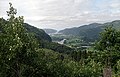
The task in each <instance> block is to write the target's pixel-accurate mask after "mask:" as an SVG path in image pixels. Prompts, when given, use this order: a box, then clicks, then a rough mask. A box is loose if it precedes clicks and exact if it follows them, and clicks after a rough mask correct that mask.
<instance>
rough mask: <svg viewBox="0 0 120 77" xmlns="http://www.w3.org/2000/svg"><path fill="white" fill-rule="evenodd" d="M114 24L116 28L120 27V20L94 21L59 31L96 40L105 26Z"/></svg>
mask: <svg viewBox="0 0 120 77" xmlns="http://www.w3.org/2000/svg"><path fill="white" fill-rule="evenodd" d="M111 24H112V25H113V27H114V28H116V29H120V20H116V21H112V22H108V23H104V24H99V23H92V24H89V25H83V26H80V27H74V28H69V29H64V30H61V31H59V33H62V34H65V35H75V36H80V37H83V38H84V39H87V40H89V41H95V40H96V39H97V38H98V37H99V33H100V32H101V31H103V29H104V28H105V26H108V25H109V26H110V25H111Z"/></svg>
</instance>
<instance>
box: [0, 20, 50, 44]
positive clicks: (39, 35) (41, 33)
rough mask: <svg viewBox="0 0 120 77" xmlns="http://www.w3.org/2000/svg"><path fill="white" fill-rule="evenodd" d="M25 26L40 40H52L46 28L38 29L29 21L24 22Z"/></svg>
mask: <svg viewBox="0 0 120 77" xmlns="http://www.w3.org/2000/svg"><path fill="white" fill-rule="evenodd" d="M0 23H1V18H0ZM24 27H25V28H26V29H27V31H28V32H30V33H33V34H34V35H35V37H36V38H37V39H38V40H45V41H49V42H51V41H52V39H51V37H50V36H49V35H48V34H47V33H46V32H45V31H44V30H42V29H38V28H36V27H34V26H31V25H29V24H27V23H24ZM1 30H2V29H1V28H0V31H1Z"/></svg>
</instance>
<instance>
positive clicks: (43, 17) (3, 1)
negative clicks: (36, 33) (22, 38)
mask: <svg viewBox="0 0 120 77" xmlns="http://www.w3.org/2000/svg"><path fill="white" fill-rule="evenodd" d="M9 2H12V4H13V6H14V7H15V8H16V9H17V11H18V15H20V16H24V19H25V22H27V23H29V24H31V25H33V26H36V27H38V28H53V29H58V30H60V29H64V28H70V27H76V26H80V25H82V24H88V23H92V22H107V21H112V20H118V19H120V0H0V17H6V11H7V10H8V8H9Z"/></svg>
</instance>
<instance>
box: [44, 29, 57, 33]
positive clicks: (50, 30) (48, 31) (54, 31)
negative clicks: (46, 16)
mask: <svg viewBox="0 0 120 77" xmlns="http://www.w3.org/2000/svg"><path fill="white" fill-rule="evenodd" d="M43 30H44V31H45V32H46V33H47V34H53V33H56V32H57V30H55V29H43Z"/></svg>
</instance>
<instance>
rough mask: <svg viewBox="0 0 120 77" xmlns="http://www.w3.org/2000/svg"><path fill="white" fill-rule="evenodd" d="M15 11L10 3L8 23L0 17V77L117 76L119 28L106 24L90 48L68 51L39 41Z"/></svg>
mask: <svg viewBox="0 0 120 77" xmlns="http://www.w3.org/2000/svg"><path fill="white" fill-rule="evenodd" d="M16 13H17V11H16V9H15V8H14V7H13V6H12V4H11V3H10V9H9V11H7V15H8V17H9V18H8V19H7V20H6V21H7V22H6V21H5V20H4V19H3V18H1V19H0V20H1V22H0V29H1V30H0V77H107V75H109V77H112V76H113V77H119V76H120V43H119V42H120V31H118V30H116V29H114V28H112V27H107V28H105V29H104V30H103V32H101V34H100V40H98V41H97V42H96V44H95V46H94V47H93V50H91V51H90V50H80V49H78V50H74V51H72V52H70V51H69V50H72V49H69V48H66V47H65V49H64V45H59V44H57V43H52V42H48V41H47V42H46V41H43V40H42V39H41V40H38V38H37V37H36V36H35V34H34V33H32V34H31V32H32V31H31V32H28V30H27V29H26V28H25V27H24V19H23V16H19V17H16V16H15V15H16ZM45 42H46V43H45ZM57 45H58V46H57ZM45 46H46V47H45ZM56 46H57V47H59V46H60V49H58V48H57V47H56ZM61 46H62V47H61ZM52 48H54V49H55V51H54V49H52ZM56 49H57V50H56ZM61 49H62V52H61V51H59V50H61ZM67 50H68V51H69V52H70V53H66V51H67ZM57 51H58V52H57ZM106 70H110V71H106ZM106 74H107V75H106Z"/></svg>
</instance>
